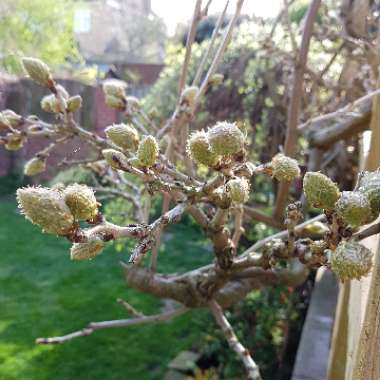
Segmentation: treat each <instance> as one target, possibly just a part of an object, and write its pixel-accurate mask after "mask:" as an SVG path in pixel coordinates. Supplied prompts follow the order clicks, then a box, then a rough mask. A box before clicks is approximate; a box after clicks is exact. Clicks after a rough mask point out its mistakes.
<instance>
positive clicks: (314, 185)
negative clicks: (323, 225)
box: [303, 172, 340, 210]
mask: <svg viewBox="0 0 380 380" xmlns="http://www.w3.org/2000/svg"><path fill="white" fill-rule="evenodd" d="M303 191H304V193H305V196H306V199H307V201H308V202H309V204H311V205H312V206H313V207H317V208H323V209H327V210H331V209H333V208H334V205H335V202H336V201H337V200H338V199H339V197H340V192H339V189H338V186H337V185H336V184H335V183H334V182H333V181H331V179H330V178H328V177H326V176H325V175H324V174H322V173H318V172H307V173H306V174H305V177H304V179H303Z"/></svg>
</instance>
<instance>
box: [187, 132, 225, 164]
mask: <svg viewBox="0 0 380 380" xmlns="http://www.w3.org/2000/svg"><path fill="white" fill-rule="evenodd" d="M187 153H188V155H189V156H190V158H191V159H192V160H194V161H195V162H197V163H199V164H202V165H206V166H214V165H216V164H217V162H218V161H219V156H218V155H217V154H215V153H214V152H212V151H211V147H210V144H209V142H208V137H207V133H206V132H205V131H197V132H194V133H193V134H192V135H191V136H190V137H189V139H188V140H187Z"/></svg>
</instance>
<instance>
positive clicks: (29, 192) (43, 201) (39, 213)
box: [17, 187, 74, 235]
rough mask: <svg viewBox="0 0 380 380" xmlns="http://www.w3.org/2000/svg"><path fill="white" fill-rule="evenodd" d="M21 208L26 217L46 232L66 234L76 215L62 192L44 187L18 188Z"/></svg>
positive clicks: (70, 228)
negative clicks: (71, 210) (63, 197)
mask: <svg viewBox="0 0 380 380" xmlns="http://www.w3.org/2000/svg"><path fill="white" fill-rule="evenodd" d="M17 200H18V204H19V208H20V209H21V211H22V213H23V214H24V215H25V217H26V219H28V220H30V221H31V222H32V223H33V224H37V225H38V226H40V227H41V228H42V230H43V231H44V232H47V233H50V234H56V235H66V234H68V233H69V232H70V231H71V230H72V227H73V223H74V217H73V215H72V214H71V212H70V209H69V208H68V206H67V205H66V203H65V201H64V200H63V199H62V195H61V193H60V192H58V191H55V190H52V189H48V188H43V187H25V188H22V189H18V190H17Z"/></svg>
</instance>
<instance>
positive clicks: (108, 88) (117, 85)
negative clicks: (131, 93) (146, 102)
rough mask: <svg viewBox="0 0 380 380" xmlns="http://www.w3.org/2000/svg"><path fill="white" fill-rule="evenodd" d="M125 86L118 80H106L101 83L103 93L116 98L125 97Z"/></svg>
mask: <svg viewBox="0 0 380 380" xmlns="http://www.w3.org/2000/svg"><path fill="white" fill-rule="evenodd" d="M126 88H127V84H126V83H125V82H124V81H122V80H118V79H107V80H105V81H104V82H103V92H104V95H106V96H114V97H116V98H123V97H125V90H126Z"/></svg>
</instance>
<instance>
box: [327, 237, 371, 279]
mask: <svg viewBox="0 0 380 380" xmlns="http://www.w3.org/2000/svg"><path fill="white" fill-rule="evenodd" d="M372 256H373V254H372V252H371V251H370V250H369V249H368V248H367V247H365V246H364V245H362V244H359V243H357V242H356V241H342V242H340V243H339V245H338V247H337V248H336V250H335V251H334V252H331V255H330V264H331V269H332V271H333V272H335V273H336V274H337V276H338V277H339V278H340V279H341V280H342V281H345V280H352V279H354V278H356V279H357V280H360V279H361V278H362V277H363V276H366V275H367V274H368V272H369V271H370V270H371V268H372Z"/></svg>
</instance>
